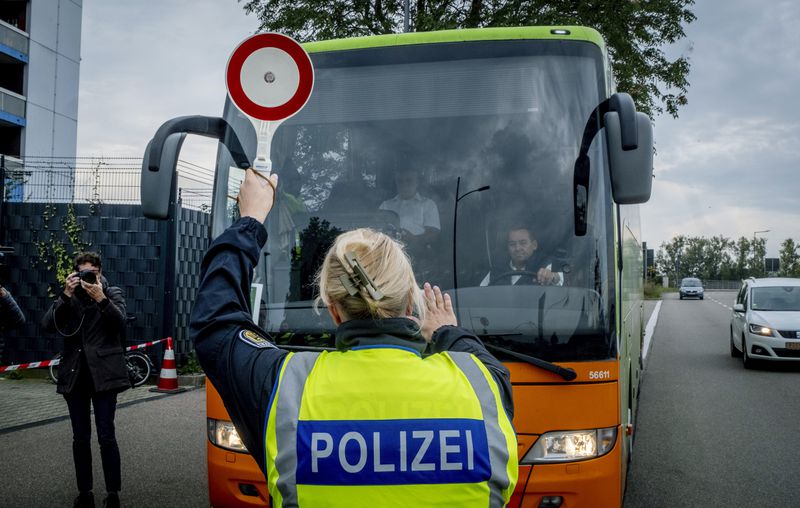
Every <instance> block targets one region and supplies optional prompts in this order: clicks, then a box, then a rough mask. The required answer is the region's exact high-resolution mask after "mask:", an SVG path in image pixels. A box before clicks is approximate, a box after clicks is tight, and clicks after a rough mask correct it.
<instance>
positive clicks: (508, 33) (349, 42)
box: [303, 26, 605, 53]
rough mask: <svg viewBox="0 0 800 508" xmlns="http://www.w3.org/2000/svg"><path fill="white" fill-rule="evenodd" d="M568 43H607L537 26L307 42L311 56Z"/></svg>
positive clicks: (584, 32) (589, 31)
mask: <svg viewBox="0 0 800 508" xmlns="http://www.w3.org/2000/svg"><path fill="white" fill-rule="evenodd" d="M551 30H568V31H569V32H570V33H569V35H556V34H553V33H552V32H551ZM545 39H546V40H566V41H585V42H591V43H593V44H595V45H597V46H598V47H599V48H600V49H602V50H605V41H603V37H602V36H601V35H600V33H599V32H597V30H595V29H593V28H587V27H584V26H536V27H505V28H464V29H460V30H442V31H437V32H409V33H398V34H387V35H372V36H368V37H351V38H347V39H334V40H330V41H318V42H306V43H304V44H303V48H305V50H306V51H308V52H309V53H322V52H325V51H344V50H352V49H365V48H382V47H391V46H410V45H414V44H437V43H445V42H472V41H508V40H545Z"/></svg>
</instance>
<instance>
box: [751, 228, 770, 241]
mask: <svg viewBox="0 0 800 508" xmlns="http://www.w3.org/2000/svg"><path fill="white" fill-rule="evenodd" d="M769 232H770V230H769V229H762V230H760V231H753V242H755V241H756V235H757V234H758V233H769Z"/></svg>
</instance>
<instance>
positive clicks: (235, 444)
mask: <svg viewBox="0 0 800 508" xmlns="http://www.w3.org/2000/svg"><path fill="white" fill-rule="evenodd" d="M208 440H209V441H211V444H213V445H215V446H219V447H220V448H224V449H226V450H231V451H234V452H242V453H247V448H245V446H244V443H242V439H241V438H240V437H239V433H238V432H236V427H234V426H233V423H232V422H229V421H226V420H215V419H214V418H208Z"/></svg>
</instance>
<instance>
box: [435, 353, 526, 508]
mask: <svg viewBox="0 0 800 508" xmlns="http://www.w3.org/2000/svg"><path fill="white" fill-rule="evenodd" d="M449 355H450V357H451V358H452V359H453V361H454V362H456V365H458V368H460V369H461V371H462V372H463V373H464V375H466V376H467V379H468V380H469V383H470V384H471V385H472V389H473V390H475V393H477V394H478V399H479V400H480V402H481V411H483V423H484V425H486V435H487V436H490V437H489V459H490V463H491V467H492V477H491V478H490V479H489V492H490V493H491V496H492V497H491V500H490V502H489V506H504V505H505V497H504V492H505V491H506V490H508V487H509V486H510V485H509V479H508V469H507V467H508V465H509V454H508V443H507V442H506V434H504V433H503V430H502V429H501V428H500V422H501V420H500V418H499V415H498V411H497V400H496V399H495V396H494V393H493V390H492V388H491V385H490V384H489V380H488V379H487V378H486V376H484V374H483V373H482V372H481V370H480V367H478V364H477V363H476V361H477V360H476V358H475V357H474V356H473V355H471V354H469V353H462V352H456V351H453V352H451V353H449ZM492 383H494V380H492ZM492 437H494V439H492ZM512 445H513V446H514V447H516V446H517V443H516V440H515V442H514V443H512ZM514 460H515V462H516V457H515V458H514ZM514 467H516V464H514Z"/></svg>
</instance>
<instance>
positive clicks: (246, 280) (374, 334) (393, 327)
mask: <svg viewBox="0 0 800 508" xmlns="http://www.w3.org/2000/svg"><path fill="white" fill-rule="evenodd" d="M266 241H267V232H266V229H264V226H263V225H262V224H260V223H259V222H258V221H256V220H255V219H253V218H249V217H245V218H242V219H239V221H237V222H236V223H235V224H233V225H232V226H231V227H230V228H228V230H227V231H225V232H224V233H223V234H221V235H220V236H219V237H218V238H217V239H216V240H214V242H213V243H212V244H211V246H210V247H209V249H208V252H207V253H206V255H205V258H204V259H203V264H202V268H201V274H200V277H201V279H200V290H199V292H198V294H197V299H196V300H195V305H194V309H193V310H192V317H191V322H190V336H191V339H192V341H194V345H195V349H196V350H197V357H198V359H199V360H200V364H201V365H202V366H203V370H204V371H205V373H206V375H207V376H208V378H209V380H210V381H211V382H212V383H213V384H214V387H215V388H216V389H217V391H219V393H220V396H221V397H222V401H223V402H224V404H225V408H226V409H227V410H228V414H229V415H230V416H231V420H232V421H233V423H234V425H235V426H236V429H237V431H238V432H239V435H240V437H241V438H242V441H243V442H244V445H245V446H246V447H247V449H248V450H250V451H251V452H254V453H251V455H252V457H253V458H254V459H255V461H256V462H257V463H258V465H259V467H260V468H261V470H262V471H264V472H266V465H265V459H264V453H263V451H264V440H263V432H264V424H265V423H266V418H267V408H268V407H269V401H270V394H271V393H272V389H273V387H274V386H275V381H276V378H277V375H278V372H279V370H280V366H281V362H282V361H283V359H284V357H285V356H286V355H287V354H288V351H285V350H283V349H279V348H277V347H275V345H274V344H273V343H272V342H270V341H269V340H267V338H266V337H269V335H268V334H267V333H266V332H264V331H263V330H261V329H260V328H259V327H258V326H256V325H255V324H254V323H253V320H252V319H251V317H250V316H251V315H250V301H249V300H250V282H251V277H252V273H253V268H254V267H255V265H256V262H257V260H258V257H259V253H260V251H261V247H263V245H264V243H265V242H266ZM415 328H416V327H415V326H414V323H413V321H411V320H409V319H404V318H395V319H383V320H380V321H368V322H364V321H357V320H351V321H347V322H345V323H342V324H341V325H340V326H339V328H338V329H337V330H336V347H337V348H338V349H340V350H341V349H350V348H353V347H356V346H364V345H379V344H380V345H386V344H393V345H402V346H405V347H408V348H411V349H416V350H418V351H423V350H426V348H427V351H426V353H440V352H442V351H465V352H469V353H472V354H474V355H475V356H476V357H477V358H478V359H480V360H481V362H483V364H484V365H485V366H486V368H487V369H488V370H489V372H490V373H491V374H492V377H493V378H494V379H495V381H496V382H497V386H498V388H499V390H500V396H501V398H502V401H503V406H504V408H505V410H506V412H507V413H508V416H509V418H511V417H513V413H514V406H513V402H512V397H511V379H510V374H509V371H508V369H506V367H505V366H504V365H503V364H502V363H500V362H499V361H498V360H497V359H496V358H494V357H493V356H492V355H491V354H490V353H489V352H488V351H487V350H486V348H485V347H484V346H483V343H482V342H481V341H480V339H478V338H477V337H476V336H475V335H473V334H471V333H469V332H468V331H466V330H462V329H461V328H458V327H455V326H443V327H441V328H439V329H438V330H437V331H436V332H435V333H434V334H433V339H432V341H431V344H430V345H428V344H426V343H425V341H424V339H423V338H422V337H421V336H419V335H418V334H416V333H415V331H414V330H415Z"/></svg>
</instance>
